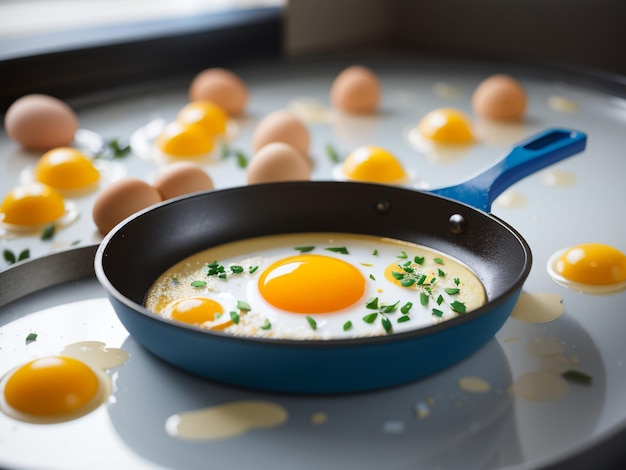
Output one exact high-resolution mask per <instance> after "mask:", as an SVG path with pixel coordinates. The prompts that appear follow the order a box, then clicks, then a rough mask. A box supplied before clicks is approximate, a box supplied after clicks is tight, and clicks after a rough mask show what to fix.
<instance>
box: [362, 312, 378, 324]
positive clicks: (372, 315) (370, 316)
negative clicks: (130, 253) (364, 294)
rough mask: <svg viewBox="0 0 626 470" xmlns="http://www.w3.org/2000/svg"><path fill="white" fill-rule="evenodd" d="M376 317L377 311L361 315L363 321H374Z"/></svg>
mask: <svg viewBox="0 0 626 470" xmlns="http://www.w3.org/2000/svg"><path fill="white" fill-rule="evenodd" d="M376 318H378V312H376V313H369V314H367V315H365V316H364V317H363V321H364V322H365V323H374V322H375V321H376Z"/></svg>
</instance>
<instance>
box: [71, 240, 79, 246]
mask: <svg viewBox="0 0 626 470" xmlns="http://www.w3.org/2000/svg"><path fill="white" fill-rule="evenodd" d="M79 243H80V240H74V241H73V242H72V243H70V246H74V245H78V244H79Z"/></svg>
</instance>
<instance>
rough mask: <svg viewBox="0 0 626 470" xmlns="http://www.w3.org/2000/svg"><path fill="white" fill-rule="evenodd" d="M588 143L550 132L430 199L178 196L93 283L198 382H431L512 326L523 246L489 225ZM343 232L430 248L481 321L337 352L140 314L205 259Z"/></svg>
mask: <svg viewBox="0 0 626 470" xmlns="http://www.w3.org/2000/svg"><path fill="white" fill-rule="evenodd" d="M585 145H586V135H585V134H584V133H581V132H577V131H572V130H568V129H550V130H547V131H545V132H542V133H540V134H538V135H536V136H534V137H532V138H530V139H528V140H527V141H525V142H522V143H520V144H518V145H517V146H515V147H514V148H513V149H512V150H511V152H510V153H509V154H508V155H507V156H505V157H504V158H503V159H502V160H500V161H498V162H497V163H496V164H494V165H493V166H491V167H490V168H488V169H487V170H485V171H483V172H482V173H480V174H479V175H477V176H475V177H472V178H469V179H468V180H467V181H465V182H463V183H461V184H458V185H455V186H451V187H447V188H441V189H437V190H434V191H430V192H424V191H415V190H411V189H406V188H400V187H392V186H385V185H379V184H370V183H356V182H354V183H353V182H327V181H312V182H284V183H271V184H262V185H253V186H245V187H236V188H230V189H224V190H218V191H212V192H201V193H196V194H192V195H188V196H181V197H179V198H176V199H172V200H169V201H166V202H163V203H161V204H158V205H156V206H152V207H151V208H148V209H146V210H144V211H141V212H139V213H137V214H134V215H132V216H130V217H129V218H127V219H126V220H125V221H123V222H121V223H120V224H119V225H118V226H116V227H115V228H114V229H113V230H112V231H111V232H109V233H108V234H107V235H106V237H105V238H104V240H103V241H102V243H101V244H100V246H99V247H98V250H97V252H96V256H95V272H96V276H97V278H98V280H99V282H100V283H101V284H102V286H103V287H104V288H105V290H106V291H107V294H108V296H109V299H110V301H111V303H112V305H113V308H114V309H115V311H116V313H117V315H118V317H119V318H120V320H121V322H122V323H123V324H124V326H125V327H126V329H127V330H128V331H129V333H130V334H131V335H132V336H133V337H134V338H135V339H136V340H137V341H138V342H139V343H140V344H141V345H142V346H143V347H145V348H146V349H147V350H149V351H151V352H152V353H154V354H155V355H157V356H159V357H160V358H162V359H164V360H165V361H167V362H169V363H171V364H173V365H175V366H177V367H180V368H182V369H184V370H187V371H189V372H191V373H193V374H197V375H200V376H203V377H207V378H210V379H213V380H217V381H220V382H224V383H229V384H233V385H238V386H244V387H249V388H255V389H262V390H269V391H275V392H290V393H292V392H295V393H311V394H317V393H344V392H357V391H365V390H372V389H378V388H383V387H390V386H394V385H399V384H402V383H406V382H409V381H413V380H416V379H419V378H421V377H425V376H427V375H430V374H433V373H435V372H438V371H440V370H443V369H444V368H447V367H449V366H451V365H453V364H455V363H456V362H458V361H461V360H462V359H464V358H466V357H468V356H469V355H470V354H472V353H474V352H475V351H476V350H478V349H479V348H480V347H482V346H483V345H485V343H487V342H488V341H489V340H490V339H491V338H492V337H493V336H494V335H495V333H496V332H497V331H498V330H499V329H500V328H501V326H502V325H503V324H504V322H505V321H506V319H507V318H508V317H509V315H510V313H511V311H512V310H513V307H514V305H515V303H516V301H517V298H518V296H519V294H520V292H521V289H522V286H523V284H524V281H525V280H526V278H527V276H528V274H529V272H530V268H531V263H532V255H531V250H530V247H529V246H528V244H527V243H526V241H525V240H524V239H523V238H522V236H521V235H520V234H519V233H517V232H516V231H515V230H514V229H513V228H512V227H510V226H509V225H507V224H506V223H505V222H504V221H502V220H500V219H499V218H497V217H496V216H494V215H492V214H489V213H488V212H489V211H490V208H491V203H492V201H493V200H494V199H495V198H496V197H497V196H498V195H499V194H501V193H502V191H504V190H505V189H506V188H508V187H510V186H511V185H512V184H514V183H515V182H516V181H518V180H520V179H521V178H524V177H526V176H528V175H530V174H531V173H533V172H536V171H538V170H540V169H542V168H544V167H546V166H548V165H550V164H553V163H555V162H557V161H560V160H562V159H564V158H566V157H569V156H571V155H574V154H576V153H578V152H581V151H583V150H584V148H585ZM302 232H343V233H356V234H368V235H374V236H380V237H390V238H395V239H399V240H404V241H409V242H413V243H417V244H421V245H425V246H428V247H430V248H434V249H436V250H439V251H441V252H444V253H446V254H447V255H449V256H452V257H454V258H456V259H458V260H460V261H461V262H463V263H465V264H466V265H467V266H468V267H469V268H470V269H472V270H473V271H474V272H475V273H476V275H477V276H478V277H479V279H480V280H481V282H482V283H483V285H484V288H485V291H486V295H487V302H486V303H485V304H484V305H483V306H482V307H480V308H478V309H476V310H474V311H471V312H469V313H467V314H464V315H461V316H458V317H455V318H453V319H450V320H447V321H445V322H442V323H439V324H435V325H433V326H429V327H425V328H421V329H417V330H413V331H406V332H400V333H393V334H389V335H385V336H378V337H371V338H355V339H337V340H286V339H266V338H242V337H235V336H230V335H228V334H227V333H223V332H220V331H213V330H206V329H202V328H199V327H195V326H192V325H187V324H182V323H175V322H172V321H170V320H166V319H163V318H161V317H159V316H158V315H156V314H154V313H152V312H150V311H149V310H148V309H146V308H145V307H144V306H143V304H144V300H145V297H146V294H147V292H148V289H149V288H150V286H151V285H152V284H153V282H154V281H155V280H156V279H157V278H158V277H159V276H160V275H161V274H162V273H163V272H164V271H165V270H167V269H168V268H169V267H171V266H172V265H174V264H176V263H177V262H178V261H180V260H182V259H184V258H186V257H188V256H190V255H192V254H195V253H197V252H199V251H202V250H205V249H207V248H210V247H213V246H217V245H220V244H223V243H228V242H232V241H235V240H241V239H247V238H253V237H258V236H265V235H272V234H284V233H302Z"/></svg>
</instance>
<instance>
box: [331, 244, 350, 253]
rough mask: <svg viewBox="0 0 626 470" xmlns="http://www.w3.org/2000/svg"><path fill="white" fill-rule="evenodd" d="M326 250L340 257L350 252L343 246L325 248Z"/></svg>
mask: <svg viewBox="0 0 626 470" xmlns="http://www.w3.org/2000/svg"><path fill="white" fill-rule="evenodd" d="M326 250H328V251H332V252H333V253H341V254H342V255H349V254H350V252H349V251H348V249H347V248H346V247H345V246H337V247H330V248H326Z"/></svg>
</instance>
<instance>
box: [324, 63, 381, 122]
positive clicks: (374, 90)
mask: <svg viewBox="0 0 626 470" xmlns="http://www.w3.org/2000/svg"><path fill="white" fill-rule="evenodd" d="M380 95H381V86H380V82H379V81H378V77H377V76H376V74H374V72H372V70H370V69H369V68H367V67H364V66H362V65H353V66H351V67H348V68H347V69H345V70H343V71H342V72H341V73H340V74H339V75H338V76H337V78H335V81H334V82H333V84H332V87H331V89H330V100H331V102H332V103H333V106H334V107H335V108H337V109H340V110H341V111H345V112H347V113H352V114H369V113H373V112H375V111H376V109H377V108H378V102H379V100H380Z"/></svg>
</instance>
